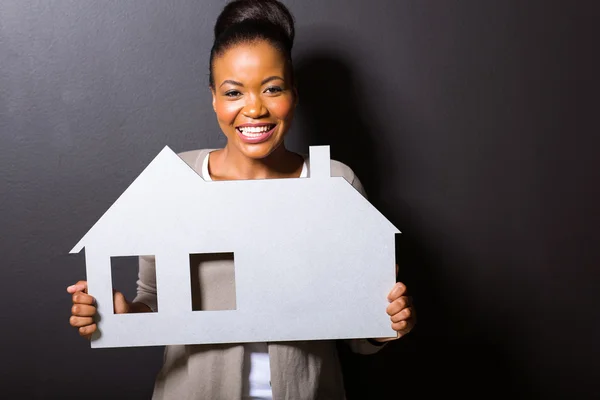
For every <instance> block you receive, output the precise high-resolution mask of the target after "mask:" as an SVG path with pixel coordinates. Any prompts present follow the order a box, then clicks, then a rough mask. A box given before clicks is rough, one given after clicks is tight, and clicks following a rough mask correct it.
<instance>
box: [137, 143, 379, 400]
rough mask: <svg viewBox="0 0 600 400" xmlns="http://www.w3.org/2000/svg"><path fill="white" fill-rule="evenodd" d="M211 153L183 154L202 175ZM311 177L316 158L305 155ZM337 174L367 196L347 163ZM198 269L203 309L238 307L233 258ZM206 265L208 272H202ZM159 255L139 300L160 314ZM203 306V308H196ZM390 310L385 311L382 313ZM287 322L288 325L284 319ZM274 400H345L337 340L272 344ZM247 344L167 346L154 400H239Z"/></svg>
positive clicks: (204, 262) (368, 348) (365, 345)
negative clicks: (208, 155) (312, 161)
mask: <svg viewBox="0 0 600 400" xmlns="http://www.w3.org/2000/svg"><path fill="white" fill-rule="evenodd" d="M210 151H211V149H204V150H194V151H188V152H185V153H181V154H180V155H179V156H180V157H181V158H182V159H183V160H184V161H185V162H186V163H188V164H189V165H190V167H192V168H193V169H194V170H195V171H196V172H197V173H198V174H199V175H200V176H202V162H203V160H204V158H205V157H206V155H207V154H208V153H209V152H210ZM305 160H306V163H307V166H308V171H309V176H310V160H309V159H308V158H307V157H305ZM331 175H332V176H342V177H344V178H345V179H346V180H347V181H348V182H350V183H351V184H352V186H354V187H355V188H356V189H357V190H358V191H359V192H361V193H362V194H363V195H364V189H363V187H362V185H361V183H360V181H359V180H358V178H357V177H356V176H355V175H354V173H353V172H352V170H351V169H350V168H349V167H347V166H346V165H344V164H342V163H340V162H338V161H334V160H332V161H331ZM192 262H193V263H194V265H196V263H197V264H198V270H197V271H196V270H195V269H193V270H192V276H193V277H194V278H193V279H196V280H197V285H195V288H193V291H196V293H198V296H195V297H194V296H193V297H194V298H195V300H194V301H195V302H196V303H202V308H203V309H227V308H233V307H232V306H233V305H232V304H230V303H231V300H230V299H232V298H235V293H234V285H233V267H232V260H223V259H208V258H203V259H197V260H195V261H194V260H192ZM200 265H201V266H202V268H200ZM154 268H155V264H154V258H153V257H141V258H140V270H139V280H138V282H137V285H138V288H137V293H138V295H137V297H136V298H135V299H134V301H137V302H141V303H144V304H146V305H148V307H150V308H151V309H152V310H153V311H156V310H157V297H156V279H155V271H154ZM195 305H198V304H195ZM381 311H382V312H385V310H381ZM281 323H282V324H284V323H285V321H281ZM345 342H346V343H347V344H348V345H349V346H350V347H351V348H352V350H353V351H355V352H359V353H362V354H371V353H375V352H376V351H378V350H379V349H380V348H381V347H382V346H376V345H373V344H371V343H370V342H369V341H367V340H366V339H361V340H347V341H345ZM268 348H269V360H270V367H271V388H272V391H273V399H277V400H280V399H292V400H313V399H344V398H345V395H344V385H343V380H342V373H341V368H340V364H339V360H338V355H337V350H336V344H335V341H302V342H278V343H273V342H270V343H268ZM244 351H245V347H244V344H240V343H237V344H217V345H185V346H183V345H177V346H166V348H165V356H164V365H163V367H162V369H161V371H160V372H159V374H158V376H157V379H156V383H155V387H154V395H153V397H152V398H153V399H154V400H186V399H190V400H192V399H209V400H229V399H231V400H237V399H241V396H242V382H243V377H242V368H243V360H244Z"/></svg>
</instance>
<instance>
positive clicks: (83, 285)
mask: <svg viewBox="0 0 600 400" xmlns="http://www.w3.org/2000/svg"><path fill="white" fill-rule="evenodd" d="M67 292H69V293H71V294H73V293H75V292H85V293H87V281H79V282H77V283H76V284H74V285H71V286H69V287H68V288H67Z"/></svg>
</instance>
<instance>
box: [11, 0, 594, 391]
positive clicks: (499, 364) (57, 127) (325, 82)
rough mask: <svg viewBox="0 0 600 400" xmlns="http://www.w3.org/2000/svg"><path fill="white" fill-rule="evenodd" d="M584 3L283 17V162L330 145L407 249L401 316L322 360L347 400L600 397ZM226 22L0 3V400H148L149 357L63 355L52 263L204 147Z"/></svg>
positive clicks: (363, 7) (171, 9)
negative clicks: (290, 51)
mask: <svg viewBox="0 0 600 400" xmlns="http://www.w3.org/2000/svg"><path fill="white" fill-rule="evenodd" d="M593 3H594V2H584V1H573V2H567V1H564V2H559V1H535V2H533V1H516V0H515V1H475V0H473V1H467V0H461V1H442V0H439V1H433V0H427V1H426V0H420V1H399V0H395V1H392V0H389V1H385V0H370V1H364V0H352V1H349V0H327V1H323V0H302V1H300V0H297V1H291V0H290V1H287V2H286V4H288V5H289V6H290V8H291V10H292V11H293V13H294V14H295V16H296V18H297V32H298V35H297V42H296V48H295V53H294V61H295V63H296V68H297V74H298V79H299V83H300V96H301V98H300V105H299V109H298V115H297V119H296V121H295V125H294V127H293V132H291V133H290V137H289V145H290V147H291V148H292V149H295V150H298V151H306V150H307V146H308V145H310V144H330V145H331V146H332V154H333V156H334V157H335V158H337V159H339V160H341V161H344V162H346V163H347V164H349V165H350V166H351V167H352V168H353V169H354V170H355V171H356V172H357V174H358V175H359V177H360V178H361V179H362V180H363V182H364V184H365V186H366V188H367V191H368V192H369V194H370V198H371V200H372V202H373V203H374V204H375V205H376V206H377V207H378V208H379V209H380V210H381V211H382V212H383V213H384V214H385V215H386V216H387V217H388V218H390V219H391V220H392V221H393V222H394V223H395V224H396V225H397V226H398V227H399V228H400V229H401V230H402V231H403V232H404V234H403V235H402V238H401V240H399V244H398V247H399V248H398V259H399V262H400V265H401V272H400V279H401V280H404V281H406V282H407V283H408V284H409V286H410V288H411V290H412V291H413V294H414V296H415V300H416V304H417V307H418V310H419V317H420V321H419V325H418V326H417V328H416V329H415V331H414V332H413V333H411V334H410V335H409V336H407V337H406V338H405V339H403V340H401V341H399V342H396V343H392V344H390V345H389V346H388V347H387V348H386V349H384V350H383V351H382V352H381V353H380V354H378V355H376V356H372V357H362V356H354V355H350V354H347V353H346V352H343V353H342V356H343V360H344V365H345V369H346V373H347V380H346V381H347V385H348V389H349V396H348V397H349V398H353V399H363V398H369V399H370V398H377V399H378V398H384V393H387V394H388V396H389V397H386V398H425V396H426V395H428V394H431V392H432V391H433V390H440V391H441V392H442V393H444V394H452V395H459V396H463V397H470V396H476V397H477V398H496V397H503V396H507V395H512V396H514V397H515V398H570V399H584V398H598V396H599V395H600V386H599V384H598V379H597V378H598V376H599V375H598V374H599V372H600V368H599V367H600V365H599V364H600V361H599V358H598V356H599V353H598V345H597V343H596V340H597V339H598V338H599V337H600V329H599V323H598V317H599V314H598V311H597V310H598V308H597V306H598V304H599V302H598V299H599V296H598V294H597V291H598V290H597V285H598V278H596V275H597V273H596V270H597V268H598V265H599V263H598V261H599V260H600V257H599V253H598V244H599V241H598V239H599V237H598V236H599V235H598V227H599V226H600V213H599V212H598V204H599V201H600V194H599V193H598V183H599V182H600V180H599V179H600V168H599V167H600V162H599V161H598V158H597V156H596V153H597V146H596V145H597V144H598V140H597V139H596V136H597V135H598V132H599V129H598V128H599V127H598V121H597V115H598V106H599V105H600V104H599V102H598V97H597V94H598V85H597V79H596V77H597V73H598V70H599V64H598V60H597V52H598V42H597V39H598V31H597V28H596V27H594V24H597V20H598V18H597V17H598V12H597V11H598V10H597V7H596V6H595V5H594V4H593ZM223 5H224V2H223V1H198V0H194V1H193V0H179V1H162V0H135V1H134V0H130V1H116V0H113V1H84V0H71V1H69V0H54V1H50V0H39V1H31V0H2V1H1V2H0V210H1V211H0V228H1V231H0V232H1V234H2V239H1V241H0V252H1V254H2V261H3V262H2V267H1V269H0V271H1V278H0V292H1V293H2V296H3V297H2V302H0V315H2V325H1V327H2V329H1V330H0V332H1V333H0V340H1V343H2V352H1V353H0V354H2V360H3V362H2V363H0V371H1V374H2V375H1V378H0V382H1V383H0V386H1V387H0V390H1V392H2V393H3V396H2V397H3V398H11V399H12V398H15V399H16V398H18V399H29V398H40V399H41V398H61V399H67V398H94V399H96V398H97V399H106V398H128V399H147V398H149V396H150V394H151V391H152V385H153V381H154V376H155V374H156V372H157V370H158V368H159V367H160V364H161V352H162V349H161V348H131V349H104V350H92V349H90V348H89V344H88V343H86V342H85V341H84V340H81V339H80V338H79V337H78V335H77V333H76V332H75V331H74V330H73V329H72V328H71V327H70V326H69V325H68V317H69V310H70V297H69V295H67V293H66V291H65V288H66V286H67V285H69V284H71V283H73V282H75V281H77V280H79V279H83V278H85V272H84V260H83V256H82V255H74V256H69V255H67V252H68V251H69V250H70V249H71V247H72V246H73V245H74V244H75V243H76V242H77V241H78V240H79V239H80V237H81V236H82V235H83V234H84V233H85V232H86V231H87V229H88V228H89V227H90V226H91V225H92V224H93V223H94V222H95V221H96V220H97V219H98V218H99V217H100V215H101V214H102V213H103V212H104V211H105V210H106V209H107V208H108V207H109V206H110V205H111V204H112V202H113V201H114V200H115V199H116V198H117V197H118V195H119V194H121V193H122V191H123V190H124V189H125V188H126V187H127V186H128V185H129V184H130V183H131V182H132V180H133V179H135V177H136V176H137V175H138V173H139V172H140V171H141V170H142V169H143V168H144V166H145V165H147V164H148V162H149V161H150V160H151V159H152V158H153V157H154V156H155V155H156V154H157V153H158V151H159V150H160V149H161V148H162V147H163V146H164V145H169V146H171V147H172V148H173V149H174V150H176V151H183V150H189V149H194V148H201V147H213V146H220V145H223V143H224V141H223V137H222V135H221V134H220V132H219V129H218V126H217V124H216V121H215V118H214V115H213V111H212V108H211V104H210V94H209V91H208V89H207V64H208V55H209V50H210V46H211V39H212V37H211V29H212V26H213V23H214V21H215V18H216V16H217V14H218V12H219V11H220V9H221V7H222V6H223ZM132 271H133V270H132V269H129V270H127V269H121V270H119V271H118V272H119V275H118V277H117V278H116V280H117V281H118V282H120V285H121V286H122V287H121V289H123V290H124V291H126V292H127V293H131V292H132V291H133V290H134V279H135V271H133V273H131V272H132Z"/></svg>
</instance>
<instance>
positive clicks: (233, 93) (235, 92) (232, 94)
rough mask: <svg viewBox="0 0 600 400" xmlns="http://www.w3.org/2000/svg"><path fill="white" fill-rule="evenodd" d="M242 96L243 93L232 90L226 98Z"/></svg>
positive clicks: (226, 93)
mask: <svg viewBox="0 0 600 400" xmlns="http://www.w3.org/2000/svg"><path fill="white" fill-rule="evenodd" d="M240 95H241V93H240V92H239V91H238V90H230V91H228V92H225V96H227V97H238V96H240Z"/></svg>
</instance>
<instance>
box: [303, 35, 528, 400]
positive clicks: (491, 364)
mask: <svg viewBox="0 0 600 400" xmlns="http://www.w3.org/2000/svg"><path fill="white" fill-rule="evenodd" d="M315 35H316V34H315ZM317 36H318V35H316V36H315V37H317ZM294 61H295V68H296V69H295V73H296V79H297V84H298V87H299V95H300V104H299V105H298V109H297V116H296V120H297V121H298V122H297V124H298V126H299V128H300V129H299V130H300V135H301V138H300V140H301V141H302V142H305V143H306V144H307V145H309V146H310V145H330V146H331V156H332V158H333V159H336V160H339V161H342V162H344V163H346V164H347V165H349V166H350V167H351V168H352V169H353V170H354V171H355V173H356V174H357V176H358V177H359V178H360V179H361V181H362V183H363V185H364V186H365V189H366V191H367V193H368V194H369V200H370V201H371V203H372V204H373V205H374V206H375V207H376V208H378V209H379V210H380V211H381V212H382V213H383V214H384V215H385V216H386V217H387V218H388V219H390V221H392V223H394V224H395V225H396V226H398V227H399V228H400V230H402V235H399V236H398V237H397V248H396V254H397V256H396V257H397V261H398V264H399V266H400V271H399V276H398V280H400V281H402V282H405V283H406V284H407V286H408V287H409V288H410V290H411V294H412V296H413V297H414V300H415V305H416V308H417V310H418V314H419V321H418V324H417V326H416V327H415V329H414V330H413V332H411V333H410V334H409V335H407V336H406V337H404V338H403V339H402V340H398V341H395V342H392V343H389V344H388V345H386V347H385V348H384V349H383V350H382V351H380V352H379V353H377V354H375V355H371V356H362V355H357V354H353V353H351V352H350V351H349V350H348V348H347V347H346V346H344V345H340V346H339V352H340V359H341V362H342V368H343V371H344V376H345V385H346V390H347V397H348V399H349V400H352V399H365V398H373V399H378V398H387V397H389V396H390V395H392V394H395V395H397V396H398V397H399V398H400V397H405V398H424V397H425V396H429V395H433V393H437V392H438V391H439V390H440V389H441V390H442V392H443V393H444V394H446V395H451V394H457V395H461V396H463V398H464V397H465V396H466V397H470V396H473V397H482V396H483V397H485V398H488V399H489V398H504V397H506V396H513V397H515V396H516V397H517V398H523V397H527V396H528V390H527V387H526V386H527V385H526V384H525V383H524V382H523V381H522V377H521V376H519V374H518V372H517V370H516V369H515V368H514V366H513V365H512V363H511V360H510V359H509V357H508V356H507V355H506V347H505V346H506V343H505V341H503V340H502V338H501V337H500V335H501V332H499V331H497V332H495V331H494V329H493V327H490V326H489V325H488V319H487V317H483V316H481V315H479V314H478V313H477V311H476V310H475V309H476V308H475V307H473V306H472V303H473V302H474V301H475V299H474V298H472V297H470V296H469V293H468V292H462V291H461V288H460V287H456V286H455V285H454V282H453V281H452V280H451V279H448V275H449V274H451V271H453V270H454V271H456V270H460V269H462V268H464V267H465V266H466V265H472V264H473V261H472V260H469V258H468V257H467V256H466V255H465V254H461V253H460V251H456V250H453V251H452V252H450V253H449V252H447V251H443V252H441V251H440V250H439V249H436V248H434V244H433V243H434V242H435V239H433V238H432V237H431V235H428V234H427V229H426V228H425V227H423V226H421V225H420V222H419V221H417V220H415V219H413V218H412V217H411V209H410V207H409V205H408V204H406V203H405V202H404V201H403V200H402V197H403V196H402V193H403V187H404V182H403V178H402V176H403V174H406V173H407V172H405V171H404V172H403V171H397V169H398V168H397V167H392V166H391V165H390V161H391V160H392V157H402V156H403V149H402V121H401V113H399V115H398V118H395V126H394V127H393V129H392V130H390V129H384V127H383V124H382V123H380V122H378V121H377V118H376V117H375V116H374V115H371V114H370V113H369V111H368V110H369V107H368V105H367V102H366V98H365V96H366V95H368V94H366V93H365V92H361V86H362V85H361V82H359V80H358V79H357V76H356V75H355V73H354V70H353V68H352V63H351V62H350V61H349V59H348V58H347V57H345V56H344V55H343V54H341V53H336V52H335V51H332V47H327V48H322V49H319V48H314V47H311V48H310V50H305V51H303V52H302V54H301V56H300V57H296V58H295V60H294ZM395 117H396V116H395ZM390 193H391V194H392V196H389V194H390ZM445 247H451V246H448V244H446V245H445Z"/></svg>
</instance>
